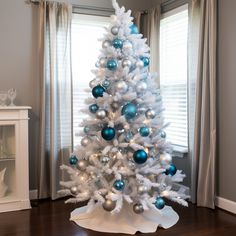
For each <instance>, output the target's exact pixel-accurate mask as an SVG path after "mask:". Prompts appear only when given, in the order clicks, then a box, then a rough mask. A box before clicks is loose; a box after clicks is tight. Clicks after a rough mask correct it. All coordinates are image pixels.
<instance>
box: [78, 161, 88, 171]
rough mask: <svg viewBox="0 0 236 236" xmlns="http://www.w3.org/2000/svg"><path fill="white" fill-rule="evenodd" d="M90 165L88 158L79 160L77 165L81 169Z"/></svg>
mask: <svg viewBox="0 0 236 236" xmlns="http://www.w3.org/2000/svg"><path fill="white" fill-rule="evenodd" d="M87 166H88V162H87V161H86V160H78V163H77V167H78V169H79V170H81V171H84V170H86V168H87Z"/></svg>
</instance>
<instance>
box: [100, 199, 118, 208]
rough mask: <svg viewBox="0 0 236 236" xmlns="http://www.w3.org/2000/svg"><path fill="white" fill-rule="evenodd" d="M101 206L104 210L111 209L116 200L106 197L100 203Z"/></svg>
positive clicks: (114, 205)
mask: <svg viewBox="0 0 236 236" xmlns="http://www.w3.org/2000/svg"><path fill="white" fill-rule="evenodd" d="M102 207H103V209H104V210H106V211H112V210H114V209H115V207H116V202H115V201H112V200H110V199H106V200H105V202H104V203H103V204H102Z"/></svg>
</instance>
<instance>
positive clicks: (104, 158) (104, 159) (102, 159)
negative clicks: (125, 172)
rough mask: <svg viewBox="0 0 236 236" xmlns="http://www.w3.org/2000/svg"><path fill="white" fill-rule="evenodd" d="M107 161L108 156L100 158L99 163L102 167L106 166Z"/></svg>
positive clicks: (108, 159)
mask: <svg viewBox="0 0 236 236" xmlns="http://www.w3.org/2000/svg"><path fill="white" fill-rule="evenodd" d="M109 161H110V157H109V156H102V157H101V158H100V162H101V163H102V164H103V165H106V164H107V163H108V162H109Z"/></svg>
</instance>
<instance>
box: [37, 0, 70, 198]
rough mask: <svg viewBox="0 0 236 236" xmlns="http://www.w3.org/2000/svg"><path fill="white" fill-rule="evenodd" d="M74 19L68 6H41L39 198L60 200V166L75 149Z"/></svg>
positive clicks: (48, 3) (49, 4)
mask: <svg viewBox="0 0 236 236" xmlns="http://www.w3.org/2000/svg"><path fill="white" fill-rule="evenodd" d="M71 15H72V7H71V5H69V4H66V3H58V2H45V1H41V2H40V26H41V27H40V29H41V35H40V39H41V40H40V53H41V62H42V66H41V81H40V82H41V117H40V159H39V175H38V180H39V186H38V190H39V198H46V197H51V198H52V199H56V198H58V197H59V196H58V194H57V191H58V190H59V189H60V186H59V181H60V180H64V179H65V178H66V177H65V176H64V175H63V173H62V172H61V171H60V165H61V164H63V163H67V162H68V157H69V154H70V151H71V146H72V140H71V137H72V135H71V134H72V128H71V124H72V109H71V107H72V105H71V96H72V95H71V90H72V88H71V87H72V85H71V53H70V45H71V42H70V38H71Z"/></svg>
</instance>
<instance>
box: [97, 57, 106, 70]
mask: <svg viewBox="0 0 236 236" xmlns="http://www.w3.org/2000/svg"><path fill="white" fill-rule="evenodd" d="M99 65H100V66H101V67H103V68H105V67H106V65H107V60H106V58H104V57H102V58H100V60H99Z"/></svg>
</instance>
